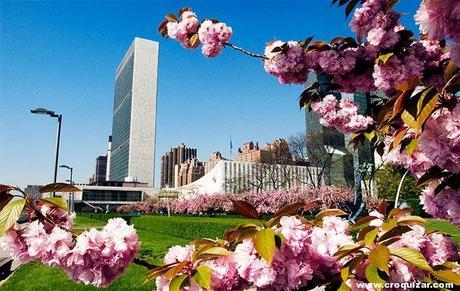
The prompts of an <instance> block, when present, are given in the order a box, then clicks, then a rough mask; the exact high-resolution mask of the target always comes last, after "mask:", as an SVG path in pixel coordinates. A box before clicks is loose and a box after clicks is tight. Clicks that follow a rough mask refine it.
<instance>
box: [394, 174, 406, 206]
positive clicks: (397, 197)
mask: <svg viewBox="0 0 460 291" xmlns="http://www.w3.org/2000/svg"><path fill="white" fill-rule="evenodd" d="M407 173H409V170H407V171H406V172H405V173H404V175H403V176H402V177H401V181H399V186H398V192H396V198H395V207H394V208H398V200H399V194H400V192H401V188H402V184H403V182H404V178H406V175H407Z"/></svg>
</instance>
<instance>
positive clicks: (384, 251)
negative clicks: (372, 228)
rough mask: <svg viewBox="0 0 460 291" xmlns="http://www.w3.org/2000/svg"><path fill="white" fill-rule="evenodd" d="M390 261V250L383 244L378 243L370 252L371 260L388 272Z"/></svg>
mask: <svg viewBox="0 0 460 291" xmlns="http://www.w3.org/2000/svg"><path fill="white" fill-rule="evenodd" d="M389 261H390V250H389V249H388V248H387V247H386V246H383V245H377V246H376V247H375V248H373V249H372V250H371V251H370V253H369V262H371V263H372V264H374V265H375V266H377V268H379V269H380V270H382V271H384V272H386V273H387V274H388V271H389V270H388V263H389Z"/></svg>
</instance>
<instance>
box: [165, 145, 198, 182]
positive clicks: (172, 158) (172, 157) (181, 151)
mask: <svg viewBox="0 0 460 291" xmlns="http://www.w3.org/2000/svg"><path fill="white" fill-rule="evenodd" d="M196 155H197V150H196V148H187V147H186V146H185V144H181V145H179V146H177V147H175V148H171V149H170V150H169V151H168V152H166V153H165V154H164V155H163V156H162V157H161V184H160V185H161V188H164V187H166V186H168V187H170V188H174V187H176V184H175V182H176V175H175V173H176V167H179V165H181V164H183V163H185V162H186V161H187V160H190V159H193V158H196ZM178 172H179V170H178V171H177V173H178Z"/></svg>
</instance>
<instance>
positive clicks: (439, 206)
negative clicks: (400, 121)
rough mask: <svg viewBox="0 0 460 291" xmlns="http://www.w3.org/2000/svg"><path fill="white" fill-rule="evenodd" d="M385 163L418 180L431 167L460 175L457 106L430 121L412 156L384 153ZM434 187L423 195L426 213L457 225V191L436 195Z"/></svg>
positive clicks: (459, 212) (459, 195)
mask: <svg viewBox="0 0 460 291" xmlns="http://www.w3.org/2000/svg"><path fill="white" fill-rule="evenodd" d="M410 135H411V133H408V136H410ZM387 151H388V150H387ZM387 160H388V161H389V162H391V163H393V164H396V165H399V166H402V167H404V168H406V169H408V170H410V171H411V172H412V173H413V174H414V175H415V176H417V177H421V176H422V175H423V174H424V173H425V172H426V171H427V170H428V169H430V168H431V167H432V166H434V165H438V166H439V167H441V168H442V169H446V170H448V171H450V172H452V173H460V105H457V106H456V107H455V108H454V109H453V110H452V111H449V110H447V109H442V110H438V111H436V112H435V113H433V115H432V116H431V117H429V119H428V121H427V122H426V124H425V127H424V131H423V132H422V134H421V135H420V137H419V144H418V148H417V149H416V150H415V151H414V152H413V153H412V154H411V155H409V154H408V153H407V151H405V150H404V151H402V152H401V151H400V147H398V148H395V149H393V150H392V151H390V152H388V153H387ZM437 185H439V182H438V181H435V182H432V183H431V184H430V185H429V187H427V188H426V189H425V190H424V191H423V193H422V196H421V202H422V204H423V205H424V209H425V211H426V212H427V213H429V214H431V215H433V216H435V217H439V218H444V219H448V220H450V221H452V222H453V223H455V224H456V225H460V191H458V190H454V189H450V188H447V189H445V190H443V191H441V193H439V194H438V195H435V194H434V191H435V188H436V187H437Z"/></svg>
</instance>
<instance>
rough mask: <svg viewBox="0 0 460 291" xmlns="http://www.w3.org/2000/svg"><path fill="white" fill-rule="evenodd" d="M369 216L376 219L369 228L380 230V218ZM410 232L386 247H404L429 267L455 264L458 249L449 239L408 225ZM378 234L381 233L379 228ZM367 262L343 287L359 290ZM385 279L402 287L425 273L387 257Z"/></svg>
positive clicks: (419, 278)
mask: <svg viewBox="0 0 460 291" xmlns="http://www.w3.org/2000/svg"><path fill="white" fill-rule="evenodd" d="M370 215H372V216H375V217H378V219H375V220H373V221H371V223H370V224H371V225H374V226H380V225H382V223H383V221H382V220H381V219H380V218H383V215H381V214H380V213H378V212H376V211H373V212H371V213H370ZM410 227H411V228H412V230H411V231H408V232H406V233H403V234H402V235H401V238H400V239H399V240H398V241H396V242H394V243H392V244H391V245H389V247H390V248H391V247H407V248H411V249H414V250H417V251H419V252H420V253H421V254H422V255H423V256H424V257H425V259H426V260H427V262H428V264H429V265H430V266H436V265H442V264H443V263H445V262H447V261H456V260H458V259H459V255H458V247H457V245H456V244H455V242H453V241H452V240H451V239H450V238H449V237H446V236H443V235H442V234H439V233H431V234H430V233H428V232H427V231H426V229H425V228H424V227H423V226H421V225H417V224H415V225H412V226H410ZM380 232H381V234H382V233H384V232H385V231H384V230H382V229H381V228H380ZM368 264H369V262H368V261H365V262H364V263H363V264H361V265H360V266H358V268H357V270H356V278H355V279H351V280H349V281H348V282H347V285H348V286H350V287H351V288H352V290H363V289H360V288H357V283H359V282H366V279H365V278H366V276H365V274H364V270H365V269H366V267H367V266H368ZM389 271H390V272H389V279H388V281H387V282H394V283H405V282H414V281H421V280H422V279H423V278H424V277H425V276H426V275H427V273H426V271H424V270H422V269H419V268H417V267H415V266H414V265H412V264H410V263H408V262H406V261H405V260H403V259H400V258H396V257H394V256H391V257H390V270H389Z"/></svg>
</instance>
